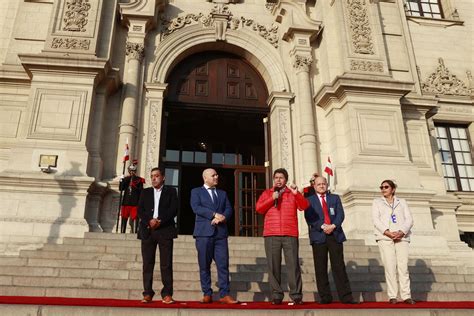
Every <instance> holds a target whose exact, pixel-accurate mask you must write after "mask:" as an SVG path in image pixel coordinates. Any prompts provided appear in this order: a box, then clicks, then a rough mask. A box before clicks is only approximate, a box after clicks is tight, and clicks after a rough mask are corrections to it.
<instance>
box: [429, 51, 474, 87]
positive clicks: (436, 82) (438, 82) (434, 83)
mask: <svg viewBox="0 0 474 316" xmlns="http://www.w3.org/2000/svg"><path fill="white" fill-rule="evenodd" d="M438 62H439V65H438V68H436V71H435V72H433V73H432V74H431V75H430V76H429V77H428V78H427V79H426V81H425V82H423V83H422V84H421V89H422V90H423V92H426V93H434V94H445V95H461V96H462V95H464V96H467V95H471V93H472V89H470V88H468V87H467V85H466V84H465V83H464V82H463V81H462V80H459V79H458V78H457V77H456V75H453V74H451V73H450V72H449V70H448V68H446V66H445V65H444V61H443V59H442V58H439V59H438Z"/></svg>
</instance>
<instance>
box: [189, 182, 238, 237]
mask: <svg viewBox="0 0 474 316" xmlns="http://www.w3.org/2000/svg"><path fill="white" fill-rule="evenodd" d="M216 193H217V207H216V206H215V204H214V202H213V201H212V199H211V196H210V195H209V193H208V191H207V190H206V188H205V187H204V186H202V187H198V188H194V189H193V190H192V191H191V208H192V209H193V212H194V214H196V222H195V224H194V233H193V236H194V237H210V236H215V237H217V238H226V237H227V236H228V235H229V232H228V229H227V221H228V220H229V219H230V217H231V216H232V206H231V205H230V202H229V199H228V198H227V193H225V191H223V190H216ZM214 213H220V214H223V215H224V216H225V218H226V222H224V223H220V224H219V225H215V226H213V225H211V221H212V219H213V216H214ZM216 230H217V231H216Z"/></svg>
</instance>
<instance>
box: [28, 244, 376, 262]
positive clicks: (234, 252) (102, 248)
mask: <svg viewBox="0 0 474 316" xmlns="http://www.w3.org/2000/svg"><path fill="white" fill-rule="evenodd" d="M361 248H363V247H361ZM41 250H42V251H49V252H53V251H54V252H88V253H90V252H94V253H116V254H118V253H121V254H135V255H138V254H141V248H140V244H137V245H136V247H121V246H114V245H77V244H74V245H68V244H61V245H57V244H47V245H45V246H44V247H43V248H42V249H41ZM25 252H26V253H31V251H22V252H21V253H20V256H22V254H23V253H25ZM173 252H174V254H176V255H182V254H186V255H192V256H197V251H196V248H195V247H193V248H184V247H183V248H180V247H174V249H173ZM299 255H300V257H301V258H313V253H312V252H310V251H300V252H299ZM344 255H345V256H346V257H347V258H356V257H357V258H368V259H379V258H380V255H379V252H378V250H377V251H362V250H357V249H356V250H354V251H351V250H350V248H349V249H347V248H344ZM61 256H65V254H63V255H60V254H58V257H57V258H58V259H59V258H61ZM229 256H230V257H265V251H264V250H263V249H262V250H239V249H234V248H233V247H232V246H230V247H229Z"/></svg>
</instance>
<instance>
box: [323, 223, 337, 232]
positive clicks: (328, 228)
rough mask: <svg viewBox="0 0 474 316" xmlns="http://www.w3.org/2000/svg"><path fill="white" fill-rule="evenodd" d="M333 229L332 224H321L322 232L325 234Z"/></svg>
mask: <svg viewBox="0 0 474 316" xmlns="http://www.w3.org/2000/svg"><path fill="white" fill-rule="evenodd" d="M334 229H336V225H334V224H331V225H326V224H324V225H323V232H324V233H325V234H326V235H330V234H331V233H332V232H333V231H334Z"/></svg>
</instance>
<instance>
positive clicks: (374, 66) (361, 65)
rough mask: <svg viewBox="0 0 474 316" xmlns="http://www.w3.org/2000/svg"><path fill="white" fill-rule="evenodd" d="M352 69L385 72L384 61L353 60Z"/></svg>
mask: <svg viewBox="0 0 474 316" xmlns="http://www.w3.org/2000/svg"><path fill="white" fill-rule="evenodd" d="M351 70H352V71H368V72H383V64H382V62H373V61H365V60H351Z"/></svg>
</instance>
